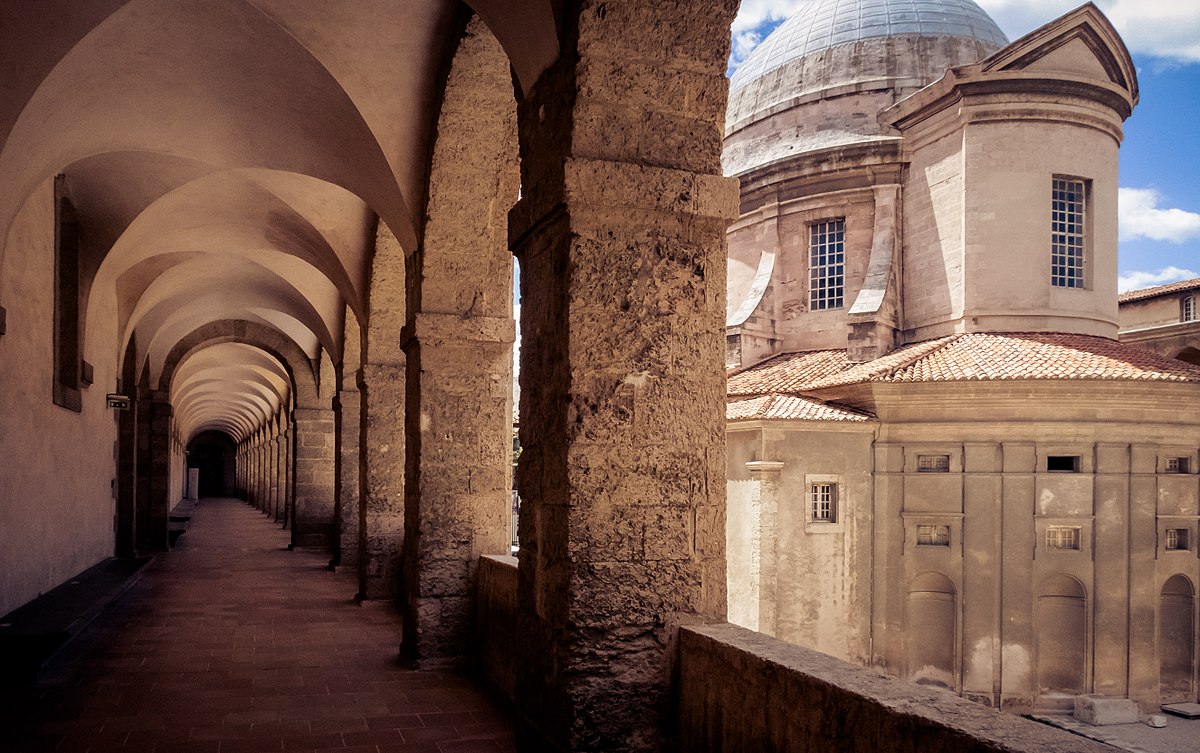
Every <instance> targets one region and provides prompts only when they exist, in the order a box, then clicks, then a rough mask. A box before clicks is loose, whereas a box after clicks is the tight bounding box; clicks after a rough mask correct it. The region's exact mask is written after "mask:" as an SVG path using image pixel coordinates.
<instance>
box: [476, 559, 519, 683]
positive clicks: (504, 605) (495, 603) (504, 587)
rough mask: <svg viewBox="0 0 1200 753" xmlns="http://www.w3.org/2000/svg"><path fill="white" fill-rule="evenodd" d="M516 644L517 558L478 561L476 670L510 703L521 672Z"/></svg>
mask: <svg viewBox="0 0 1200 753" xmlns="http://www.w3.org/2000/svg"><path fill="white" fill-rule="evenodd" d="M516 642H517V558H516V557H505V556H500V555H485V556H483V557H480V558H479V568H478V570H476V581H475V649H476V651H477V660H478V662H479V670H480V672H481V673H482V674H483V676H484V677H486V678H487V679H488V681H489V682H491V683H492V684H493V685H495V686H496V687H497V688H499V689H500V691H501V692H502V693H503V694H504V697H505V698H508V699H509V700H510V701H512V700H515V699H516V696H517V676H518V674H519V673H520V671H521V667H520V662H519V661H518V654H517V652H516V651H514V650H513V646H514V645H516Z"/></svg>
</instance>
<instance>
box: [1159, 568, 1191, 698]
mask: <svg viewBox="0 0 1200 753" xmlns="http://www.w3.org/2000/svg"><path fill="white" fill-rule="evenodd" d="M1158 604H1159V609H1158V693H1159V700H1160V701H1161V702H1162V703H1176V702H1180V701H1194V700H1195V699H1196V694H1195V689H1194V688H1195V685H1194V677H1195V656H1196V618H1195V614H1196V593H1195V589H1194V588H1193V587H1192V582H1191V581H1190V580H1188V579H1187V577H1185V576H1183V575H1172V576H1171V577H1170V578H1167V582H1166V583H1164V584H1163V587H1162V593H1161V594H1160V596H1159V601H1158Z"/></svg>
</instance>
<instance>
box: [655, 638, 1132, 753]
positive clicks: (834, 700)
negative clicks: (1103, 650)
mask: <svg viewBox="0 0 1200 753" xmlns="http://www.w3.org/2000/svg"><path fill="white" fill-rule="evenodd" d="M679 652H680V655H679V670H680V678H679V696H680V697H679V734H680V742H681V745H680V749H681V750H686V751H688V753H717V752H718V751H744V750H771V751H863V752H864V753H866V752H867V751H870V752H871V753H875V752H876V751H887V752H888V753H942V752H943V751H944V752H945V753H951V752H953V753H984V752H985V751H988V752H995V753H1000V752H1001V751H1003V752H1004V753H1025V752H1027V753H1112V748H1109V747H1108V746H1107V745H1102V744H1100V743H1096V742H1092V741H1090V740H1087V739H1085V738H1082V737H1077V736H1075V735H1072V734H1071V733H1069V732H1065V731H1062V730H1058V729H1055V728H1053V727H1047V726H1045V725H1042V724H1039V723H1037V722H1032V721H1029V720H1027V719H1023V718H1021V717H1018V716H1013V715H1011V714H1004V713H1001V712H999V711H995V710H993V709H989V708H987V707H985V706H981V705H979V704H976V703H972V702H971V701H967V700H965V699H962V698H959V697H958V696H955V695H952V694H950V693H948V692H944V691H938V690H935V689H932V688H924V687H921V686H919V685H914V684H912V683H908V682H903V681H901V680H896V679H893V678H890V677H885V676H883V675H880V674H878V673H876V672H875V671H873V670H870V669H866V668H863V667H858V666H855V665H852V664H848V663H846V662H844V661H841V660H839V659H834V658H833V657H831V656H827V655H825V654H821V653H818V652H816V651H812V650H810V649H806V648H803V647H801V646H796V645H793V644H790V643H785V642H783V641H780V640H777V639H775V638H771V637H769V636H766V635H762V634H761V633H756V632H753V631H751V630H746V629H745V628H741V627H737V626H735V625H730V624H726V623H722V624H717V625H703V626H690V627H685V628H683V629H682V630H681V631H680V636H679Z"/></svg>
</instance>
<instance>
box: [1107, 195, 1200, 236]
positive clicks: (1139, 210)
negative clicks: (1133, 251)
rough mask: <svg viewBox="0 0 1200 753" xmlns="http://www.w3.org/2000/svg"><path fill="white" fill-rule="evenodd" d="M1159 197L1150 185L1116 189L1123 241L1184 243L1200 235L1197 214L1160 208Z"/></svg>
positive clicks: (1118, 217) (1118, 220)
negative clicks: (1147, 240)
mask: <svg viewBox="0 0 1200 753" xmlns="http://www.w3.org/2000/svg"><path fill="white" fill-rule="evenodd" d="M1161 200H1162V196H1161V195H1160V194H1159V192H1158V191H1156V190H1154V189H1153V188H1121V189H1118V190H1117V222H1118V226H1119V227H1120V238H1121V240H1123V241H1131V240H1137V239H1138V238H1148V239H1150V240H1154V241H1170V242H1171V243H1183V242H1185V241H1190V240H1193V239H1195V238H1200V213H1196V212H1189V211H1187V210H1186V209H1163V208H1160V207H1159V206H1158V203H1159V201H1161Z"/></svg>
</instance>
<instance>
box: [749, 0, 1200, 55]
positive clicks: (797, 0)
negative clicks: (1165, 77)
mask: <svg viewBox="0 0 1200 753" xmlns="http://www.w3.org/2000/svg"><path fill="white" fill-rule="evenodd" d="M808 1H809V0H743V2H742V7H741V9H740V10H739V11H738V15H737V18H736V19H734V22H733V34H734V54H733V56H732V64H733V66H734V67H736V66H737V64H738V63H740V62H741V61H742V60H745V59H746V56H747V55H749V54H750V52H752V51H753V49H754V48H755V47H756V46H758V44H759V42H761V41H762V39H761V38H757V39H752V38H751V37H748V36H747V37H743V38H742V39H740V40H739V35H743V34H745V32H751V31H761V29H760V28H759V27H760V26H761V25H762V24H764V23H766V22H768V21H778V20H780V19H783V18H787V17H788V16H790V15H792V14H793V13H795V12H796V11H797V10H799V8H800V7H801V6H803V5H804V4H805V3H806V2H808ZM976 2H978V3H979V5H980V6H981V7H982V8H983V9H984V10H986V11H987V12H988V14H989V15H991V17H992V18H993V19H995V21H996V23H997V24H999V25H1000V28H1001V29H1003V30H1004V33H1005V34H1007V35H1008V38H1009V39H1017V38H1018V37H1022V36H1024V35H1025V34H1028V33H1029V32H1031V31H1033V30H1034V29H1036V28H1037V27H1039V26H1041V25H1042V24H1045V23H1047V22H1049V21H1052V20H1054V19H1055V18H1058V17H1059V16H1061V15H1062V14H1064V13H1066V12H1068V11H1071V10H1074V9H1075V8H1077V7H1079V5H1080V4H1081V2H1082V0H976ZM1096 4H1097V5H1098V6H1099V7H1100V9H1101V10H1102V11H1103V12H1104V13H1105V15H1107V16H1108V18H1109V19H1110V20H1111V21H1112V22H1113V26H1115V27H1116V28H1117V31H1118V32H1120V34H1121V37H1122V38H1123V39H1124V40H1125V44H1126V45H1127V46H1128V47H1129V49H1130V51H1131V52H1134V53H1138V54H1141V55H1151V56H1154V57H1157V58H1162V59H1165V60H1169V61H1174V62H1182V63H1200V2H1196V0H1096ZM760 36H761V35H760Z"/></svg>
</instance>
